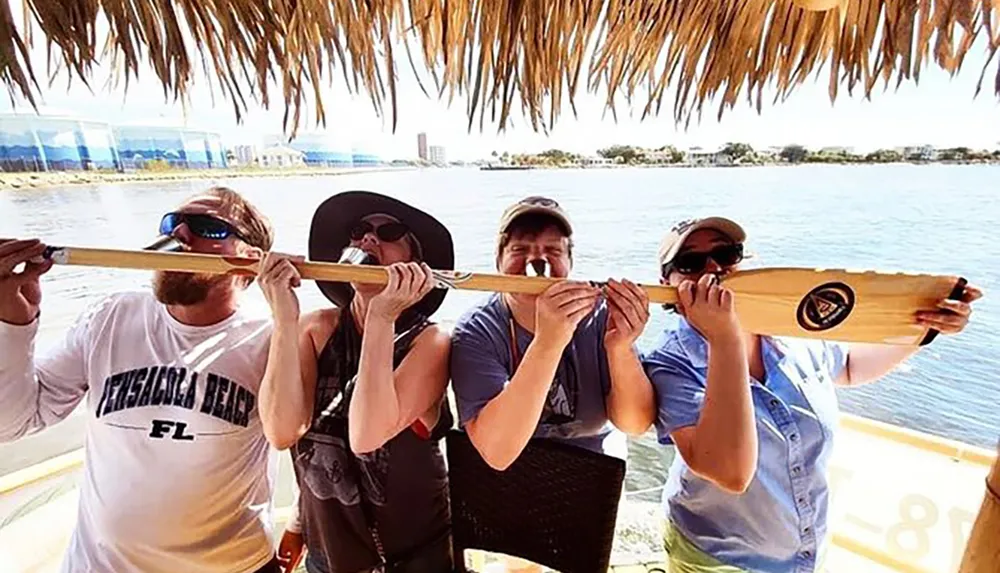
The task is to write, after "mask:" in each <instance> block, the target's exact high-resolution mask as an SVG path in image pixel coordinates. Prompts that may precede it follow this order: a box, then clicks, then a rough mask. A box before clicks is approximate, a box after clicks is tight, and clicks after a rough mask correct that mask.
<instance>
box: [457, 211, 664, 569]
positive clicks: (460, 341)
mask: <svg viewBox="0 0 1000 573" xmlns="http://www.w3.org/2000/svg"><path fill="white" fill-rule="evenodd" d="M572 236H573V225H572V223H571V222H570V219H569V216H568V215H567V213H566V211H565V210H564V209H563V208H562V207H561V206H560V205H559V203H558V202H556V201H555V200H553V199H550V198H547V197H539V196H533V197H526V198H524V199H521V200H520V201H518V202H516V203H514V204H512V205H510V206H509V207H508V208H507V209H505V210H504V212H503V215H502V216H501V217H500V225H499V228H498V234H497V242H496V268H497V270H498V271H500V272H501V273H503V274H508V275H526V274H532V275H537V276H546V277H551V278H559V279H568V277H569V274H570V271H571V269H572V266H573V242H572ZM648 318H649V299H648V297H647V296H646V293H645V291H643V290H642V289H640V288H639V287H638V286H636V285H634V284H632V283H631V282H629V281H615V280H609V281H608V284H607V286H605V287H603V288H601V287H597V286H594V285H592V284H590V283H588V282H581V281H573V280H562V281H559V282H557V283H556V284H554V285H552V286H550V287H549V288H548V289H547V290H546V291H545V292H543V293H542V294H540V295H524V294H508V293H496V294H492V295H489V296H488V297H486V299H485V300H483V301H482V302H480V303H478V304H477V305H475V306H474V307H473V308H471V309H469V310H468V311H467V312H466V313H465V314H464V315H463V316H462V317H461V318H459V320H458V321H457V323H456V324H455V327H454V328H453V330H452V347H451V379H452V387H453V389H454V392H455V398H456V402H457V406H458V413H459V424H460V426H461V427H463V428H464V429H465V431H466V432H467V433H468V435H469V438H470V440H471V441H472V443H473V445H474V446H475V447H476V449H477V450H478V451H479V453H480V455H481V456H482V457H483V459H484V460H485V461H486V462H487V463H488V464H489V465H490V466H492V467H493V468H495V469H499V470H504V469H506V468H507V467H508V466H509V465H510V464H511V463H513V462H514V460H516V459H517V458H518V456H519V455H520V454H521V452H522V451H523V449H524V447H525V446H526V445H527V443H528V441H529V440H530V439H531V438H533V437H546V438H553V439H557V440H560V441H563V442H566V443H569V444H572V445H575V446H578V447H581V448H585V449H588V450H590V451H596V452H600V453H605V454H609V455H614V456H617V457H619V458H624V457H625V456H626V455H627V444H626V439H625V435H624V434H623V433H622V432H626V433H629V434H633V435H640V434H642V433H644V432H645V431H646V430H647V429H648V428H649V427H650V426H651V425H652V422H653V419H654V417H655V413H656V412H655V406H654V404H655V396H654V394H653V390H652V385H651V384H650V383H649V380H648V379H647V378H646V375H645V373H644V372H643V370H642V365H641V363H640V362H639V353H638V350H637V349H636V347H635V341H636V339H637V338H638V336H639V335H640V334H641V333H642V330H643V328H644V326H645V324H646V321H647V320H648ZM539 479H542V478H541V477H540V478H539ZM531 526H532V524H527V523H526V524H524V527H528V528H530V527H531ZM507 570H508V571H512V570H518V571H528V570H538V569H537V568H534V567H531V566H528V567H525V563H524V562H522V561H520V560H517V559H512V560H508V562H507Z"/></svg>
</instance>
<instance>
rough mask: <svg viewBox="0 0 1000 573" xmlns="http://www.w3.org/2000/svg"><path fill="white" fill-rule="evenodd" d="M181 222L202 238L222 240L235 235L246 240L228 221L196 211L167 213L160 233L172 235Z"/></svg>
mask: <svg viewBox="0 0 1000 573" xmlns="http://www.w3.org/2000/svg"><path fill="white" fill-rule="evenodd" d="M181 223H187V228H188V229H190V230H191V232H192V233H194V234H195V235H197V236H199V237H201V238H202V239H208V240H211V241H222V240H225V239H228V238H229V237H230V236H234V237H236V238H238V239H241V240H243V241H246V239H245V238H243V235H242V234H240V232H239V231H237V230H236V228H235V227H233V226H232V225H230V224H229V223H227V222H226V221H223V220H222V219H219V218H218V217H213V216H212V215H202V214H194V213H167V214H166V215H164V216H163V219H161V220H160V234H161V235H167V236H169V235H172V234H173V232H174V231H176V230H177V227H179V226H180V225H181Z"/></svg>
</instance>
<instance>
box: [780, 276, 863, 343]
mask: <svg viewBox="0 0 1000 573" xmlns="http://www.w3.org/2000/svg"><path fill="white" fill-rule="evenodd" d="M852 310H854V290H853V289H851V287H849V286H847V285H846V284H844V283H840V282H833V283H825V284H822V285H819V286H818V287H816V288H814V289H812V290H811V291H809V293H808V294H806V296H804V297H802V301H801V302H800V303H799V308H798V311H796V314H795V318H796V319H797V320H798V323H799V326H801V327H802V328H804V329H806V330H809V331H812V332H820V331H823V330H829V329H831V328H833V327H835V326H837V325H839V324H840V323H842V322H844V321H845V320H847V317H848V316H850V315H851V311H852Z"/></svg>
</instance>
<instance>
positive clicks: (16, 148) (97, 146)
mask: <svg viewBox="0 0 1000 573" xmlns="http://www.w3.org/2000/svg"><path fill="white" fill-rule="evenodd" d="M86 169H111V170H115V171H120V170H121V169H122V165H121V161H120V158H119V155H118V151H117V148H116V145H115V138H114V135H113V132H112V130H111V127H110V126H108V125H107V124H105V123H100V122H94V121H81V120H76V119H72V118H69V117H59V116H40V115H36V114H31V113H28V114H0V170H3V171H80V170H86Z"/></svg>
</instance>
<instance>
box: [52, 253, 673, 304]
mask: <svg viewBox="0 0 1000 573" xmlns="http://www.w3.org/2000/svg"><path fill="white" fill-rule="evenodd" d="M46 257H47V258H50V259H52V261H53V262H55V263H57V264H63V265H77V266H85V267H108V268H119V269H143V270H157V271H176V272H196V273H209V274H243V275H251V276H256V275H257V274H258V273H259V272H260V269H259V263H260V261H259V260H257V259H248V258H240V257H225V256H219V255H206V254H201V253H177V252H159V251H129V250H118V249H92V248H83V247H50V248H49V249H48V251H47V252H46ZM294 264H295V268H296V269H298V271H299V274H300V275H301V276H302V278H304V279H309V280H317V281H331V282H359V283H370V284H386V283H387V282H388V280H389V275H388V273H387V272H386V269H385V267H382V266H371V265H349V264H342V263H327V262H315V261H307V262H297V263H294ZM433 274H434V280H435V282H436V284H435V286H436V287H437V288H447V289H460V290H476V291H489V292H506V293H518V294H540V293H542V292H544V291H545V289H547V288H548V287H549V286H551V285H552V284H554V283H556V282H558V281H559V280H561V279H554V278H548V277H528V276H521V275H499V274H488V273H469V272H460V271H441V270H433ZM592 284H596V285H599V284H601V283H596V282H592ZM639 286H640V288H642V289H644V290H645V291H646V294H647V295H648V296H649V300H650V302H652V303H660V304H662V303H666V304H674V303H676V302H677V289H676V288H674V287H669V286H662V285H639Z"/></svg>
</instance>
